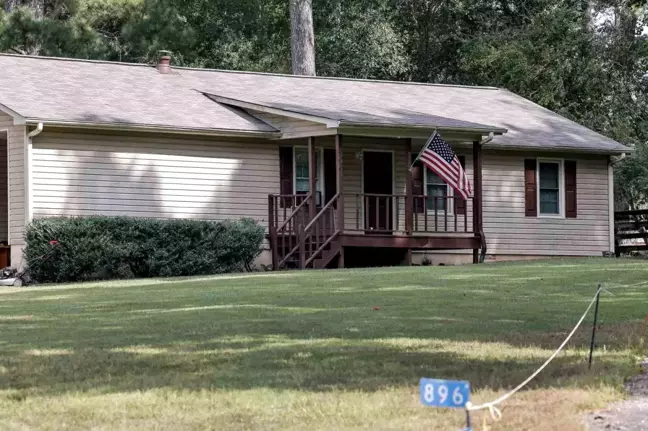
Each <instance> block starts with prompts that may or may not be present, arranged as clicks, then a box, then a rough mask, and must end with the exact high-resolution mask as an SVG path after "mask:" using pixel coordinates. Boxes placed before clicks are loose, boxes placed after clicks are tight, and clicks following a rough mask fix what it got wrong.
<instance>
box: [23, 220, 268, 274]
mask: <svg viewBox="0 0 648 431" xmlns="http://www.w3.org/2000/svg"><path fill="white" fill-rule="evenodd" d="M263 235H264V229H263V228H262V227H261V226H259V225H258V224H257V223H256V222H254V221H253V220H250V219H242V220H238V221H226V222H211V221H199V220H159V219H144V218H133V217H101V216H92V217H57V218H43V219H38V220H35V221H34V222H32V223H31V224H30V225H29V226H28V227H27V230H26V234H25V238H26V247H25V261H26V264H27V267H28V268H29V270H30V272H31V276H32V277H33V278H34V279H35V280H36V281H38V282H41V283H44V282H57V283H61V282H69V281H87V280H110V279H123V278H142V277H171V276H191V275H205V274H219V273H224V272H235V271H243V270H245V269H248V270H249V268H250V265H251V264H252V261H253V260H254V259H255V258H256V257H257V256H258V255H259V253H260V250H261V249H260V248H261V243H262V241H263Z"/></svg>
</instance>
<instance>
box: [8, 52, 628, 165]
mask: <svg viewBox="0 0 648 431" xmlns="http://www.w3.org/2000/svg"><path fill="white" fill-rule="evenodd" d="M206 94H210V95H217V96H221V97H226V98H231V99H236V100H240V101H244V102H248V103H254V104H258V105H264V106H267V107H272V108H276V109H282V110H286V111H293V112H299V113H303V114H308V115H314V116H319V117H324V118H328V119H332V120H336V121H340V122H341V123H342V124H344V123H361V124H373V125H394V126H418V127H422V126H423V127H425V126H429V127H443V126H445V127H457V128H470V127H473V128H474V127H481V128H488V127H490V128H493V127H497V128H502V129H508V132H507V133H505V134H504V135H501V136H496V137H495V139H494V141H493V144H489V145H499V146H502V147H511V148H518V147H519V148H529V149H536V150H539V149H568V150H579V151H580V150H582V151H596V152H609V153H618V152H623V151H628V150H629V149H628V148H627V147H625V146H623V145H621V144H620V143H618V142H616V141H614V140H612V139H610V138H607V137H605V136H603V135H601V134H599V133H596V132H594V131H593V130H590V129H588V128H586V127H583V126H581V125H579V124H577V123H575V122H572V121H570V120H568V119H566V118H564V117H562V116H560V115H558V114H556V113H554V112H551V111H549V110H547V109H545V108H542V107H541V106H539V105H536V104H534V103H533V102H531V101H529V100H526V99H524V98H522V97H520V96H517V95H516V94H513V93H511V92H509V91H507V90H503V89H498V88H490V87H461V86H447V85H433V84H415V83H396V82H384V81H366V80H351V79H336V78H314V77H299V76H290V75H271V74H260V73H246V72H228V71H215V70H204V69H185V68H175V69H174V73H173V74H160V73H158V72H157V70H156V69H155V68H154V67H151V66H147V65H132V64H123V63H107V62H90V61H79V60H69V59H49V58H41V57H23V56H13V55H0V104H2V105H5V106H7V107H8V108H10V109H12V110H14V111H16V112H17V113H19V114H20V115H22V116H23V117H25V118H28V119H40V120H49V121H56V120H58V121H66V122H91V123H113V124H114V123H118V124H137V125H151V126H160V127H166V128H177V129H207V130H222V129H226V130H232V131H255V132H271V131H274V130H275V129H273V128H272V127H271V126H269V125H268V124H266V123H264V122H262V121H260V120H258V119H256V118H255V117H253V116H251V115H249V114H247V113H245V112H244V111H242V110H239V109H235V108H232V107H228V106H225V105H223V104H219V103H216V102H214V101H212V100H211V99H210V98H209V97H207V96H206Z"/></svg>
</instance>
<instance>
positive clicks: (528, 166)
mask: <svg viewBox="0 0 648 431" xmlns="http://www.w3.org/2000/svg"><path fill="white" fill-rule="evenodd" d="M524 200H525V215H526V216H527V217H537V216H538V185H537V180H536V160H535V159H526V160H524Z"/></svg>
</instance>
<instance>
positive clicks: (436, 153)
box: [416, 132, 472, 199]
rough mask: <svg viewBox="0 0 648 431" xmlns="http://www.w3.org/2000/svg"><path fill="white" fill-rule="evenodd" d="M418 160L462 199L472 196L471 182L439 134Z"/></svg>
mask: <svg viewBox="0 0 648 431" xmlns="http://www.w3.org/2000/svg"><path fill="white" fill-rule="evenodd" d="M416 159H417V160H421V161H422V162H423V163H424V164H425V166H427V167H428V168H429V169H430V170H431V171H432V172H434V173H435V174H437V175H438V176H439V177H441V179H442V180H443V181H445V182H446V184H448V185H449V186H450V187H452V188H453V189H454V190H455V192H457V194H458V195H459V196H461V197H462V198H464V199H468V198H469V197H470V195H472V187H471V185H470V181H469V180H468V176H467V175H466V171H464V169H463V167H462V166H461V162H459V158H458V157H457V156H456V155H455V153H454V151H452V148H450V146H449V145H448V143H447V142H446V141H444V140H443V139H442V138H441V136H440V135H439V134H438V133H437V132H434V134H433V135H432V136H430V139H428V141H427V142H426V143H425V147H423V149H422V150H421V152H420V153H419V155H418V157H417V158H416Z"/></svg>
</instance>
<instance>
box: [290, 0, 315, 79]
mask: <svg viewBox="0 0 648 431" xmlns="http://www.w3.org/2000/svg"><path fill="white" fill-rule="evenodd" d="M290 28H291V38H290V46H291V51H292V72H293V75H310V76H315V33H314V30H313V5H312V0H290Z"/></svg>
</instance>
